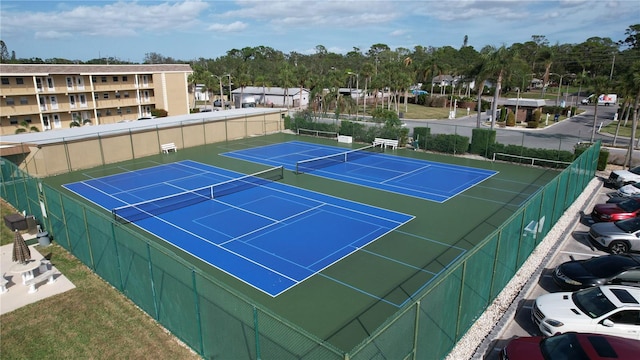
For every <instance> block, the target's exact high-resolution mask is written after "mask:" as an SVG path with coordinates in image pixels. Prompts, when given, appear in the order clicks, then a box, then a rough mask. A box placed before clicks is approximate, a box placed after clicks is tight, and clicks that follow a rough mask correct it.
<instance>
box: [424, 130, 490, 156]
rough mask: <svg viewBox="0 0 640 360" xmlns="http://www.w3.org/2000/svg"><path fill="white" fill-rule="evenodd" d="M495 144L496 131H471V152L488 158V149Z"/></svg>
mask: <svg viewBox="0 0 640 360" xmlns="http://www.w3.org/2000/svg"><path fill="white" fill-rule="evenodd" d="M414 131H415V130H414ZM495 142H496V131H495V130H491V129H479V128H475V129H473V130H471V146H469V152H470V153H472V154H478V155H482V156H484V157H488V155H489V153H488V149H489V148H490V147H491V146H492V145H493V144H495Z"/></svg>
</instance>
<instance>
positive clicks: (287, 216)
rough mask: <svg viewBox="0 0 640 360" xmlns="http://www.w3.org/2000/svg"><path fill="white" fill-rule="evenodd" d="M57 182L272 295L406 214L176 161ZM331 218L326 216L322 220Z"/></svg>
mask: <svg viewBox="0 0 640 360" xmlns="http://www.w3.org/2000/svg"><path fill="white" fill-rule="evenodd" d="M86 177H87V180H83V181H79V182H74V183H70V184H66V185H64V187H65V188H67V189H69V190H70V191H73V192H74V193H76V194H78V195H80V196H81V197H83V198H85V199H87V200H89V201H91V202H93V203H95V204H97V205H99V206H100V207H102V208H104V209H107V210H109V211H111V212H112V213H113V215H114V216H115V218H116V219H117V220H118V221H120V222H124V223H134V224H135V225H136V226H138V227H140V228H142V229H144V230H145V231H147V232H149V233H151V234H153V235H155V236H157V237H159V238H161V239H163V240H165V241H167V242H169V243H170V244H172V245H174V246H176V247H178V248H180V249H182V250H184V251H186V252H187V253H189V254H191V255H193V256H195V257H196V258H199V259H200V260H202V261H204V262H206V263H208V264H210V265H212V266H214V267H216V268H218V269H219V270H221V271H223V272H225V273H227V274H229V275H231V276H233V277H235V278H237V279H239V280H240V281H242V282H244V283H246V284H248V285H250V286H252V287H254V288H256V289H259V290H261V291H263V292H265V293H267V294H269V295H271V296H278V295H279V294H281V293H283V292H285V291H287V290H288V289H290V288H291V287H293V286H296V285H297V284H299V283H301V282H303V281H305V280H307V279H309V278H310V277H312V276H314V275H315V274H317V273H319V272H320V271H322V270H323V269H325V268H327V267H329V266H330V265H332V264H335V263H337V262H339V261H340V260H341V259H343V258H345V257H347V256H349V255H351V254H352V253H354V252H356V251H358V250H360V249H362V248H364V247H365V246H367V245H369V244H370V243H372V242H374V241H375V240H376V239H378V238H380V237H382V236H384V235H385V234H387V233H389V232H391V231H393V230H394V229H396V228H398V227H400V226H402V225H403V224H405V223H407V222H409V221H410V220H411V219H413V216H410V215H406V214H402V213H399V212H395V211H390V210H386V209H382V208H379V207H374V206H370V205H365V204H362V203H357V202H354V201H349V200H344V199H340V198H337V197H332V196H328V195H324V194H321V193H317V192H313V191H309V190H304V189H301V188H298V187H294V186H290V185H286V184H282V183H278V182H276V181H277V180H281V179H282V178H283V168H282V167H279V168H278V167H276V168H272V169H269V170H265V171H261V172H259V173H256V174H252V175H245V174H241V173H237V172H233V171H229V170H225V169H222V168H218V167H215V166H211V165H206V164H202V163H199V162H196V161H189V160H186V161H179V162H174V163H170V164H164V165H156V166H152V167H148V168H145V169H140V170H132V171H126V172H123V173H120V174H115V175H111V176H103V177H98V178H93V177H92V176H91V174H90V173H86ZM326 224H331V226H326Z"/></svg>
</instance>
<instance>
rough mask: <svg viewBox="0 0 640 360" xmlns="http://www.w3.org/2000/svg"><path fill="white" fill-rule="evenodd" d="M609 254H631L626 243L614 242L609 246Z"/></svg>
mask: <svg viewBox="0 0 640 360" xmlns="http://www.w3.org/2000/svg"><path fill="white" fill-rule="evenodd" d="M609 252H610V253H612V254H624V253H627V252H629V246H628V245H627V243H625V242H624V241H614V242H612V243H611V245H609Z"/></svg>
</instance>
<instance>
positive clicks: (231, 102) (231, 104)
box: [222, 74, 235, 108]
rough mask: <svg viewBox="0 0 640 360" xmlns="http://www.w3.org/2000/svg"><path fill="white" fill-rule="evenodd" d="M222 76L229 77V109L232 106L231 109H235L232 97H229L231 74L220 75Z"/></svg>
mask: <svg viewBox="0 0 640 360" xmlns="http://www.w3.org/2000/svg"><path fill="white" fill-rule="evenodd" d="M222 76H228V77H229V102H230V105H229V107H231V106H233V108H235V104H234V103H233V101H232V99H233V97H232V96H231V74H225V75H222Z"/></svg>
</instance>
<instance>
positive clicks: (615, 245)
mask: <svg viewBox="0 0 640 360" xmlns="http://www.w3.org/2000/svg"><path fill="white" fill-rule="evenodd" d="M639 236H640V218H637V217H635V218H631V219H627V220H620V221H615V222H601V223H595V224H593V225H591V228H590V229H589V241H590V242H591V243H592V244H593V245H594V246H596V247H597V248H599V249H602V250H604V251H608V252H610V253H612V254H622V253H627V252H629V251H637V250H640V238H639Z"/></svg>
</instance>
